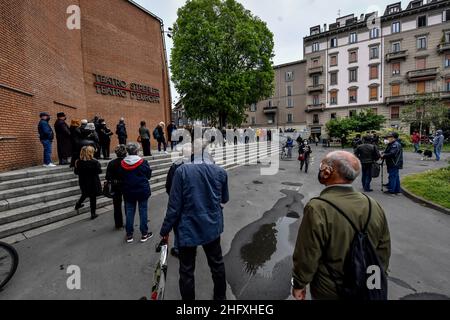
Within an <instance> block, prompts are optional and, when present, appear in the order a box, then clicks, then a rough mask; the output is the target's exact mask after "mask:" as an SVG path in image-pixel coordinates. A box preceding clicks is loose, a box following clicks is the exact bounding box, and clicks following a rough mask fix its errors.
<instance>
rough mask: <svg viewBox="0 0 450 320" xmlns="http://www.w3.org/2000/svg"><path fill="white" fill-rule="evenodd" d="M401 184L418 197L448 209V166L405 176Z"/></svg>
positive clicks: (449, 190) (449, 193)
mask: <svg viewBox="0 0 450 320" xmlns="http://www.w3.org/2000/svg"><path fill="white" fill-rule="evenodd" d="M402 185H403V186H404V187H405V188H406V189H407V190H408V191H410V192H412V193H414V194H416V195H418V196H419V197H422V198H424V199H427V200H429V201H432V202H434V203H436V204H439V205H441V206H443V207H445V208H448V209H450V167H448V168H444V169H439V170H429V171H425V172H422V173H418V174H414V175H411V176H408V177H405V178H404V179H403V181H402Z"/></svg>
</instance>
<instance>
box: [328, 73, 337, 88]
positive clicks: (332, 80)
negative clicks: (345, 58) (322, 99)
mask: <svg viewBox="0 0 450 320" xmlns="http://www.w3.org/2000/svg"><path fill="white" fill-rule="evenodd" d="M337 84H338V73H337V72H331V73H330V86H336V85H337Z"/></svg>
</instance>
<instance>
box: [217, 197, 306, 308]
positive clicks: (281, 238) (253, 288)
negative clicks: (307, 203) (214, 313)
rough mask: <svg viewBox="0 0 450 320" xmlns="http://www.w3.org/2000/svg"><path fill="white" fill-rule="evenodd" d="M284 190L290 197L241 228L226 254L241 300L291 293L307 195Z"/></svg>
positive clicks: (229, 273) (280, 297)
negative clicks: (293, 258) (295, 249)
mask: <svg viewBox="0 0 450 320" xmlns="http://www.w3.org/2000/svg"><path fill="white" fill-rule="evenodd" d="M281 192H282V193H284V194H285V195H286V197H284V198H282V199H279V200H278V201H277V203H276V204H275V206H274V207H273V208H272V209H271V210H269V211H267V212H266V213H264V215H263V217H262V218H261V219H259V220H257V221H255V222H253V223H252V224H250V225H248V226H246V227H245V228H243V229H242V230H240V231H239V232H238V233H237V235H236V237H235V238H234V239H233V242H232V244H231V249H230V252H229V253H228V254H227V255H226V256H225V264H226V270H227V279H228V282H229V284H230V286H231V288H232V290H233V294H234V295H235V296H236V298H237V299H239V300H268V299H275V300H283V299H287V298H288V297H289V295H290V278H291V273H292V253H293V251H294V246H295V240H296V238H297V232H298V228H299V226H300V222H301V220H300V217H301V214H300V213H302V212H303V204H302V202H301V200H302V199H303V195H301V194H299V193H298V192H295V191H291V190H282V191H281ZM248 209H249V208H247V210H248ZM250 209H251V207H250Z"/></svg>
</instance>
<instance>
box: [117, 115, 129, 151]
mask: <svg viewBox="0 0 450 320" xmlns="http://www.w3.org/2000/svg"><path fill="white" fill-rule="evenodd" d="M116 134H117V137H118V138H119V144H125V145H126V144H127V138H128V133H127V127H126V125H125V119H124V118H121V119H120V121H119V123H118V124H117V128H116Z"/></svg>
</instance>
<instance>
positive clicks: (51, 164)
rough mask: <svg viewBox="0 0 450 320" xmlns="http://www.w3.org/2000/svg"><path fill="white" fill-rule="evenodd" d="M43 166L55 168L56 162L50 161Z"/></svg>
mask: <svg viewBox="0 0 450 320" xmlns="http://www.w3.org/2000/svg"><path fill="white" fill-rule="evenodd" d="M44 167H46V168H55V167H56V164H53V163H50V164H47V165H44Z"/></svg>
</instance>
